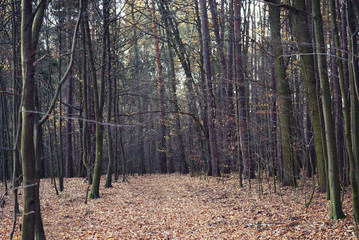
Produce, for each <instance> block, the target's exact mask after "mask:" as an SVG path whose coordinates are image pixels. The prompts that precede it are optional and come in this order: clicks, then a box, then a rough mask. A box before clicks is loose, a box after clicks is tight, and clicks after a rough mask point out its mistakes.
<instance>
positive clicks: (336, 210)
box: [312, 0, 345, 219]
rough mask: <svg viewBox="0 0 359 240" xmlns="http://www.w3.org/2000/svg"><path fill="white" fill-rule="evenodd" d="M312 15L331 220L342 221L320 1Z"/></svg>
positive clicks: (317, 2) (313, 5) (314, 1)
mask: <svg viewBox="0 0 359 240" xmlns="http://www.w3.org/2000/svg"><path fill="white" fill-rule="evenodd" d="M312 14H313V18H314V30H315V40H316V45H317V48H316V49H317V59H318V69H319V78H320V86H321V90H322V99H323V100H322V105H323V115H324V123H325V126H324V127H325V133H326V142H327V154H328V179H329V188H330V218H333V219H340V218H343V217H345V215H344V213H343V210H342V204H341V200H340V183H339V173H338V159H337V148H336V137H335V130H334V127H335V124H334V117H333V113H332V109H331V108H332V106H331V94H330V89H329V78H328V73H327V62H326V56H325V42H324V35H323V22H322V15H321V12H320V1H319V0H312Z"/></svg>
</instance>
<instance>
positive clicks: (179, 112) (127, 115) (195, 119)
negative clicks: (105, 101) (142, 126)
mask: <svg viewBox="0 0 359 240" xmlns="http://www.w3.org/2000/svg"><path fill="white" fill-rule="evenodd" d="M151 113H161V111H149V112H137V113H132V114H119V115H116V116H117V117H131V116H136V115H144V114H151ZM165 113H166V114H181V115H187V116H190V117H192V119H193V120H194V121H195V122H196V123H197V124H198V126H199V127H200V128H201V131H202V133H205V131H204V127H203V125H202V123H201V121H200V120H199V119H198V117H197V116H196V115H195V114H193V113H190V112H181V111H166V112H165Z"/></svg>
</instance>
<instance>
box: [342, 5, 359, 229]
mask: <svg viewBox="0 0 359 240" xmlns="http://www.w3.org/2000/svg"><path fill="white" fill-rule="evenodd" d="M353 4H354V3H352V2H351V1H348V2H347V9H346V11H347V12H346V14H347V22H348V30H349V92H350V110H351V111H350V112H351V119H350V124H351V142H348V143H347V145H348V144H349V143H351V144H352V145H351V149H352V154H353V156H350V155H349V165H350V172H349V178H350V184H351V185H352V199H353V200H352V201H353V214H354V219H355V222H356V224H358V223H359V163H358V158H359V146H358V141H359V126H358V118H359V101H358V97H359V96H358V95H357V86H356V84H357V81H358V75H357V74H358V71H359V69H358V58H357V56H356V53H357V51H358V45H357V37H356V34H357V28H358V25H357V24H356V22H355V21H354V20H355V16H354V11H353ZM344 96H345V95H344ZM346 125H349V123H348V124H346ZM348 135H349V134H348ZM348 138H349V137H348ZM347 149H348V150H349V148H347ZM348 153H349V152H348ZM349 154H350V153H349Z"/></svg>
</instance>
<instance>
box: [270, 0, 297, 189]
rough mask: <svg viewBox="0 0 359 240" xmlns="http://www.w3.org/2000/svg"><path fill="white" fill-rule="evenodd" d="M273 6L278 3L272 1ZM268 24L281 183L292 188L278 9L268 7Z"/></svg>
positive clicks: (290, 140)
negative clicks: (279, 150) (276, 110)
mask: <svg viewBox="0 0 359 240" xmlns="http://www.w3.org/2000/svg"><path fill="white" fill-rule="evenodd" d="M274 3H275V4H278V3H279V2H278V1H277V0H275V1H274ZM269 22H270V28H271V41H272V48H273V53H274V54H273V57H274V58H275V60H274V61H275V62H274V65H275V77H276V87H277V92H278V98H277V104H278V111H279V126H280V133H281V143H282V144H281V145H282V158H283V165H284V171H283V182H282V184H283V185H284V186H294V185H295V184H296V181H295V177H294V166H295V162H294V161H295V159H294V158H293V149H292V144H293V130H292V126H293V119H292V111H293V110H292V101H291V93H290V88H289V82H288V81H287V80H286V74H285V67H284V61H283V57H282V55H283V50H282V41H281V33H280V31H281V27H280V24H281V23H280V8H278V7H275V6H273V5H270V6H269Z"/></svg>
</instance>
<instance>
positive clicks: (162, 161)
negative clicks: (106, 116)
mask: <svg viewBox="0 0 359 240" xmlns="http://www.w3.org/2000/svg"><path fill="white" fill-rule="evenodd" d="M152 21H153V34H154V38H155V54H156V66H157V80H158V92H159V97H160V112H161V125H160V139H161V141H160V149H159V158H160V168H161V173H167V157H166V154H167V153H166V114H165V99H164V98H165V89H164V84H163V78H162V64H161V55H160V47H159V40H158V32H157V20H156V10H155V0H152Z"/></svg>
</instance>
